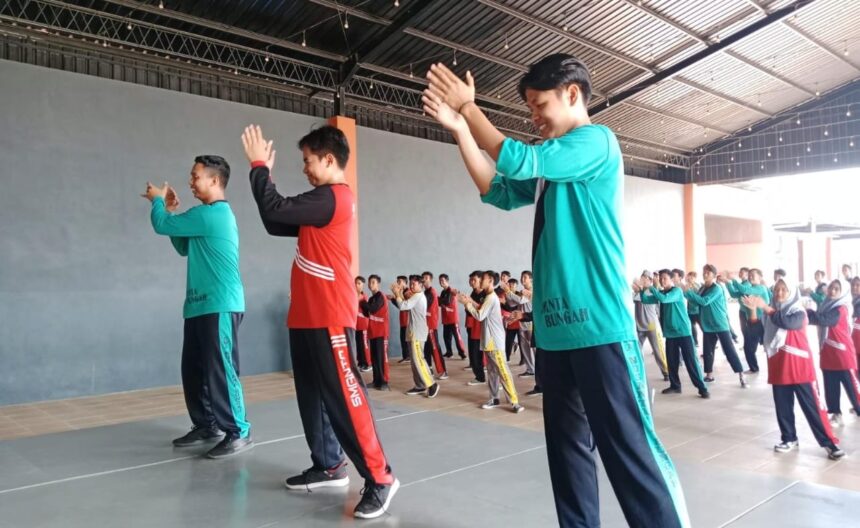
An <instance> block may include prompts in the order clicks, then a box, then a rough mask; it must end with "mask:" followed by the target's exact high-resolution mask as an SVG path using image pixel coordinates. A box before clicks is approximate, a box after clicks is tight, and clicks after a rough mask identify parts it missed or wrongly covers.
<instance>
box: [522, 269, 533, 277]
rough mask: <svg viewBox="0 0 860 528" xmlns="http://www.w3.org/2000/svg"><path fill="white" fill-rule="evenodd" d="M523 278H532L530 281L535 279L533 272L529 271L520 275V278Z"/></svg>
mask: <svg viewBox="0 0 860 528" xmlns="http://www.w3.org/2000/svg"><path fill="white" fill-rule="evenodd" d="M522 276H526V277H528V278H530V279H532V278H534V277H533V276H532V272H531V271H529V270H524V271H523V272H522V273H520V277H522Z"/></svg>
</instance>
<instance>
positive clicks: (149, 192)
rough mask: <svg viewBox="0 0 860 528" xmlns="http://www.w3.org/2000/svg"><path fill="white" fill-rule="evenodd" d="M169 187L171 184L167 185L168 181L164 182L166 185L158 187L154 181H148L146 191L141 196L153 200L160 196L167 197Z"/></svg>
mask: <svg viewBox="0 0 860 528" xmlns="http://www.w3.org/2000/svg"><path fill="white" fill-rule="evenodd" d="M169 188H170V186H169V185H167V182H164V187H156V186H155V185H153V184H152V183H150V182H146V192H145V193H143V194H141V196H142V197H144V198H146V199H147V200H149V201H150V202H151V201H153V200H155V199H156V198H158V197H161V198H165V196H167V190H168V189H169ZM174 195H175V193H174Z"/></svg>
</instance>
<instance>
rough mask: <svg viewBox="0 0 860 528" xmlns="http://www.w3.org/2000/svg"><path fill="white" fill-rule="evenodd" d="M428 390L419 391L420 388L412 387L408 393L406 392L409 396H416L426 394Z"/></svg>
mask: <svg viewBox="0 0 860 528" xmlns="http://www.w3.org/2000/svg"><path fill="white" fill-rule="evenodd" d="M426 390H427V389H419V388H418V387H412V388H411V389H409V390H408V391H406V395H407V396H415V395H417V394H424V391H426Z"/></svg>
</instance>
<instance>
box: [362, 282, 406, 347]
mask: <svg viewBox="0 0 860 528" xmlns="http://www.w3.org/2000/svg"><path fill="white" fill-rule="evenodd" d="M361 307H362V309H363V310H364V312H365V313H366V314H367V318H368V327H367V338H368V339H376V338H378V337H384V338H386V339H387V338H388V332H389V330H388V303H386V302H385V295H383V294H382V292H376V293H374V294H373V295H371V296H370V299H368V300H366V301H364V302H363V303H362V305H361ZM407 314H408V312H407Z"/></svg>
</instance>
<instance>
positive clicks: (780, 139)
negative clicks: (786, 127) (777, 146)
mask: <svg viewBox="0 0 860 528" xmlns="http://www.w3.org/2000/svg"><path fill="white" fill-rule="evenodd" d="M779 142H780V143H782V134H780V136H779Z"/></svg>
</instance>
